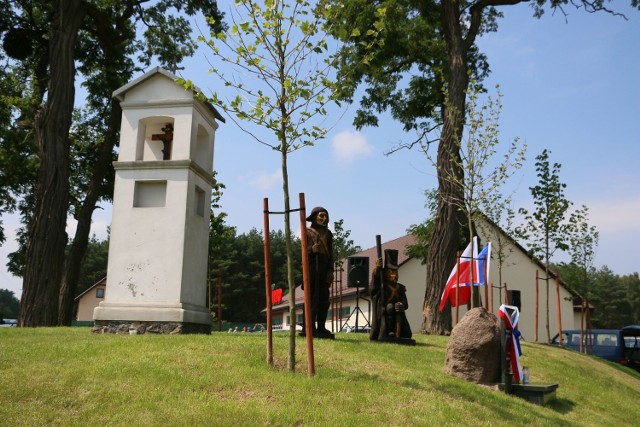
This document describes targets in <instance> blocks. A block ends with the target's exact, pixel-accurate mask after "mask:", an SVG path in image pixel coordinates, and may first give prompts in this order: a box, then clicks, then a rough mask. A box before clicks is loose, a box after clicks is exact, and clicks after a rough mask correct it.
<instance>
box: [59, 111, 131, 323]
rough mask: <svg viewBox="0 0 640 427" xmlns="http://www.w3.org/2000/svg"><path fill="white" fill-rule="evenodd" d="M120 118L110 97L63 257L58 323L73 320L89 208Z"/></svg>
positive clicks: (98, 194) (108, 160) (96, 196)
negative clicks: (103, 132)
mask: <svg viewBox="0 0 640 427" xmlns="http://www.w3.org/2000/svg"><path fill="white" fill-rule="evenodd" d="M121 119H122V109H121V108H120V104H119V103H118V102H117V101H112V103H111V115H110V117H109V128H108V129H107V133H106V135H105V137H104V140H103V141H102V145H101V146H100V156H99V158H98V161H97V163H96V165H95V167H94V169H93V175H92V177H91V181H90V183H89V188H88V190H87V194H86V196H85V199H84V201H83V203H82V206H81V207H80V210H79V212H78V213H77V214H76V220H77V221H78V226H77V228H76V234H75V236H74V238H73V243H72V244H71V248H70V250H69V253H68V254H67V257H66V259H65V264H64V272H63V276H62V283H61V286H60V296H59V300H58V324H59V325H61V326H70V325H71V322H72V320H73V307H74V305H73V300H74V298H75V294H76V290H77V288H78V280H79V279H80V269H81V267H82V260H83V258H84V256H85V253H86V252H87V244H88V242H89V233H90V231H91V217H92V216H93V211H94V210H95V208H96V204H97V203H98V200H99V199H100V197H101V196H102V191H101V188H102V186H103V182H104V179H105V177H106V176H107V174H108V173H110V170H111V169H110V167H111V162H112V160H113V147H114V146H115V145H116V141H117V135H118V131H119V130H120V121H121Z"/></svg>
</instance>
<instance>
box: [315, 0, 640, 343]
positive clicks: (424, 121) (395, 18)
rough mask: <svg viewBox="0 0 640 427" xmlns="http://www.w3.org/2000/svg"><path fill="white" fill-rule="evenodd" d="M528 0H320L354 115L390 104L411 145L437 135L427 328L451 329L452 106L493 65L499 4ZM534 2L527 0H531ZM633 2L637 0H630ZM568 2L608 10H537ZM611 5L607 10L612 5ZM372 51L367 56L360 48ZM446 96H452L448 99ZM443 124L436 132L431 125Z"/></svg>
mask: <svg viewBox="0 0 640 427" xmlns="http://www.w3.org/2000/svg"><path fill="white" fill-rule="evenodd" d="M525 2H526V1H525V0H475V1H457V0H442V1H432V0H424V1H412V0H380V1H376V2H370V1H365V0H321V4H322V5H323V6H326V8H330V9H332V12H333V13H335V15H333V21H332V25H333V27H332V28H334V30H333V31H332V34H333V35H334V36H335V37H337V38H339V39H340V40H342V41H344V42H345V43H346V46H345V47H344V49H342V60H341V64H340V65H341V70H342V74H341V75H340V76H339V80H341V81H342V82H343V83H345V84H346V85H348V87H347V88H346V89H345V90H344V92H343V93H342V95H343V98H344V99H346V100H349V101H351V100H352V98H353V96H354V93H355V90H356V88H357V87H358V86H359V85H360V84H361V83H363V84H365V85H366V89H365V94H364V96H363V98H362V100H361V102H360V110H359V111H358V113H357V115H356V118H355V125H356V126H357V127H358V128H361V127H363V126H376V125H377V124H378V118H377V115H378V114H380V113H381V112H383V111H387V110H388V111H390V112H391V115H392V116H393V117H394V118H395V119H397V120H399V121H400V122H401V123H402V124H403V125H404V128H405V130H407V131H414V132H416V133H417V134H418V140H416V141H414V142H413V143H407V144H406V145H403V146H404V147H407V148H410V147H412V146H413V145H415V144H416V143H418V142H420V141H423V142H426V143H427V144H429V143H431V142H435V141H438V144H439V145H438V152H437V174H438V188H439V197H440V199H439V203H438V208H437V212H436V218H435V222H434V229H433V238H432V239H431V241H430V245H429V250H428V261H427V281H426V282H427V283H426V284H427V288H426V292H425V303H424V316H423V324H422V330H423V331H424V332H427V333H433V334H444V333H448V332H449V331H450V330H451V313H450V311H449V310H445V311H443V312H442V313H440V312H439V310H438V304H439V300H440V296H441V295H442V290H443V287H444V285H445V283H446V279H447V274H448V269H449V268H450V266H451V265H452V264H453V262H454V257H455V250H456V239H457V235H458V228H459V227H460V226H459V224H460V223H461V222H463V218H461V213H460V212H459V211H458V209H456V207H455V205H453V204H452V203H450V201H452V200H456V201H460V200H462V198H463V197H464V195H463V192H462V189H461V187H460V186H459V185H457V184H456V183H455V182H451V180H448V179H447V178H446V177H447V176H456V177H460V178H461V177H462V176H463V170H462V169H461V168H460V167H459V164H460V153H459V151H457V150H456V147H455V143H456V141H460V140H461V137H462V131H463V118H462V117H460V116H459V115H455V114H449V112H450V109H455V111H466V91H467V89H468V87H469V82H470V79H471V78H473V79H474V80H476V81H477V82H482V79H483V77H485V76H486V74H487V72H488V64H487V61H486V58H485V56H484V55H483V54H482V53H481V52H479V50H478V47H477V45H476V40H477V38H478V37H479V36H481V35H482V34H484V33H486V32H489V31H496V30H497V19H498V18H500V17H502V14H501V13H500V11H499V7H502V6H512V5H515V4H518V3H525ZM526 3H529V2H526ZM631 4H632V5H633V6H634V7H635V6H638V4H640V2H639V1H638V0H631ZM568 5H575V6H576V7H581V8H584V9H585V10H586V11H588V12H596V11H609V10H608V9H607V8H606V7H605V5H604V1H602V0H598V1H590V0H575V1H574V0H549V1H545V0H539V1H537V2H534V3H533V4H532V7H533V11H534V15H535V16H536V17H540V16H542V15H543V12H544V11H545V9H550V10H552V11H556V10H559V11H560V12H564V10H563V8H564V7H566V6H568ZM609 12H610V11H609ZM379 17H383V19H382V21H381V24H382V25H381V26H380V27H379V28H380V29H381V30H382V31H381V32H380V34H379V35H378V36H377V37H378V40H379V42H378V43H376V45H375V47H374V48H373V49H370V50H367V51H366V52H365V50H364V49H363V47H362V46H363V45H369V41H370V37H371V36H370V35H369V34H368V33H367V31H368V30H369V29H370V28H376V27H374V25H373V24H374V23H375V22H377V21H379ZM365 53H366V55H367V56H368V60H367V61H366V63H364V62H363V61H362V58H363V56H364V55H365ZM445 99H448V102H447V103H445ZM434 129H439V130H440V133H439V135H438V136H437V137H434V136H433V134H432V131H433V130H434Z"/></svg>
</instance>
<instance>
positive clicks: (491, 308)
mask: <svg viewBox="0 0 640 427" xmlns="http://www.w3.org/2000/svg"><path fill="white" fill-rule="evenodd" d="M491 313H493V282H491Z"/></svg>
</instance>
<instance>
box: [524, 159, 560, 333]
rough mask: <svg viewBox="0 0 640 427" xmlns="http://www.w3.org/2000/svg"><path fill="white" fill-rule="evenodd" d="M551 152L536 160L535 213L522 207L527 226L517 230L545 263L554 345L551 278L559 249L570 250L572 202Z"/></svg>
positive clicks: (534, 254) (547, 308) (530, 248)
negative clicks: (553, 259)
mask: <svg viewBox="0 0 640 427" xmlns="http://www.w3.org/2000/svg"><path fill="white" fill-rule="evenodd" d="M549 154H550V152H549V151H548V150H546V149H545V150H543V151H542V153H540V154H539V155H538V156H537V157H536V172H537V176H538V184H537V185H535V186H533V187H529V190H531V195H532V196H533V203H534V205H535V210H534V211H532V212H529V211H528V210H527V209H524V208H521V209H520V214H521V215H522V216H523V217H524V221H525V223H524V224H523V225H522V226H520V227H516V233H517V235H518V237H520V238H522V239H524V240H526V241H528V243H529V250H530V252H531V254H532V255H533V256H536V257H538V258H539V259H541V260H542V262H543V263H544V266H545V268H544V270H545V276H544V279H543V280H544V282H545V284H546V293H545V296H546V322H545V328H546V331H547V342H551V334H550V330H549V280H550V279H551V274H552V272H551V268H550V262H551V257H552V256H553V255H554V253H555V252H556V251H557V250H563V251H565V250H567V249H569V245H568V244H567V241H568V240H569V228H568V224H566V222H565V217H566V214H567V210H568V209H569V206H571V202H570V201H569V200H567V199H566V198H565V196H564V189H565V187H566V186H567V185H566V184H564V183H562V182H560V175H559V174H560V167H561V165H560V164H559V163H554V164H551V163H549Z"/></svg>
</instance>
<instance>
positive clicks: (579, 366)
mask: <svg viewBox="0 0 640 427" xmlns="http://www.w3.org/2000/svg"><path fill="white" fill-rule="evenodd" d="M414 338H416V340H417V342H418V345H417V346H415V347H407V346H401V345H394V344H379V343H375V342H370V341H369V340H368V336H367V335H365V334H337V336H336V340H335V341H327V340H316V341H314V346H315V352H314V353H315V362H316V375H315V377H314V378H308V377H307V366H306V359H307V358H306V352H305V351H306V346H305V341H304V340H303V339H302V338H298V339H297V342H296V344H297V355H296V358H297V366H296V373H290V372H288V370H287V354H288V341H289V338H288V335H287V334H275V335H274V362H275V363H274V364H275V367H274V368H270V367H268V366H267V364H266V335H265V334H227V333H214V334H213V335H211V336H196V335H190V336H184V335H182V336H165V335H162V336H161V335H137V336H129V335H93V334H91V332H90V330H89V329H88V328H36V329H22V328H2V329H0V426H48V425H55V426H65V425H71V426H154V425H158V426H167V427H168V426H195V425H200V426H431V425H434V426H449V425H451V426H453V425H458V426H459V425H486V426H501V425H539V426H542V425H549V426H574V425H575V426H602V425H606V426H609V425H612V426H613V425H616V426H618V425H629V426H630V425H639V424H640V411H639V410H638V402H640V375H639V374H638V373H636V372H635V371H631V370H629V369H627V368H624V367H622V366H618V365H614V364H610V363H607V362H604V361H601V360H600V359H597V358H594V357H588V356H584V355H581V354H578V353H575V352H570V351H568V350H563V349H559V348H555V347H551V346H546V345H539V344H528V343H524V344H523V352H524V356H523V359H522V362H523V364H525V365H527V366H529V367H530V368H531V380H532V382H534V383H535V382H545V383H558V384H560V387H559V388H558V391H557V399H556V400H555V401H554V402H553V403H550V404H548V405H547V406H546V407H541V406H537V405H534V404H531V403H528V402H526V401H524V400H522V399H519V398H517V397H513V396H509V395H506V394H504V393H502V392H500V391H497V390H496V389H492V388H489V387H482V386H478V385H475V384H471V383H468V382H466V381H462V380H459V379H457V378H454V377H452V376H450V375H448V374H446V373H444V371H443V366H444V359H445V353H446V346H447V338H446V337H436V336H422V335H418V336H414Z"/></svg>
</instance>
